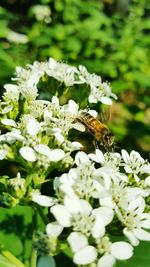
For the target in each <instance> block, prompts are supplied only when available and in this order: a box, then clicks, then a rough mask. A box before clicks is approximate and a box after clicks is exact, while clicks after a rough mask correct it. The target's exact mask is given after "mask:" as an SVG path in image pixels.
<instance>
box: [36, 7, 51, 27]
mask: <svg viewBox="0 0 150 267" xmlns="http://www.w3.org/2000/svg"><path fill="white" fill-rule="evenodd" d="M32 12H33V13H34V15H35V17H36V19H37V20H38V21H44V22H45V23H50V22H51V17H50V15H51V10H50V8H49V6H46V5H35V6H33V8H32Z"/></svg>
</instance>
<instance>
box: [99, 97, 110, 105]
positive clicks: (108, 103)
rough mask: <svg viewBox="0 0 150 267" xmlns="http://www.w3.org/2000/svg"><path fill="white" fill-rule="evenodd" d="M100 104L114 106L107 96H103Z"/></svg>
mask: <svg viewBox="0 0 150 267" xmlns="http://www.w3.org/2000/svg"><path fill="white" fill-rule="evenodd" d="M100 102H101V103H103V104H105V105H112V100H111V99H110V98H109V97H107V96H102V97H101V98H100Z"/></svg>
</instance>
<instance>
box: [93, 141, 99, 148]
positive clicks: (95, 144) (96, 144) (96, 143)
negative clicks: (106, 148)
mask: <svg viewBox="0 0 150 267" xmlns="http://www.w3.org/2000/svg"><path fill="white" fill-rule="evenodd" d="M93 146H94V148H95V149H98V148H99V146H98V142H97V140H95V139H94V140H93Z"/></svg>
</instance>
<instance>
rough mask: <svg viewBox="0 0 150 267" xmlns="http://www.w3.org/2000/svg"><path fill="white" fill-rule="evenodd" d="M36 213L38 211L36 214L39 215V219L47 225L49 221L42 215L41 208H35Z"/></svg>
mask: <svg viewBox="0 0 150 267" xmlns="http://www.w3.org/2000/svg"><path fill="white" fill-rule="evenodd" d="M37 211H38V213H39V215H40V217H41V219H42V221H43V223H44V224H45V225H46V224H48V223H49V221H48V218H47V217H46V215H45V214H44V213H43V208H42V207H40V206H37Z"/></svg>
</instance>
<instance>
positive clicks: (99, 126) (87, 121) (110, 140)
mask: <svg viewBox="0 0 150 267" xmlns="http://www.w3.org/2000/svg"><path fill="white" fill-rule="evenodd" d="M77 120H78V121H79V122H80V123H82V124H83V125H84V126H85V127H86V129H87V131H88V132H89V133H90V134H92V135H93V136H94V143H95V145H96V146H97V147H99V146H101V147H103V148H104V149H105V150H106V151H112V149H113V146H114V135H113V133H112V132H111V130H110V129H109V128H108V126H107V125H106V124H104V123H102V122H101V121H100V120H98V119H96V118H94V117H93V116H92V115H91V114H89V113H88V112H82V113H81V115H80V116H79V117H78V118H77Z"/></svg>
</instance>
